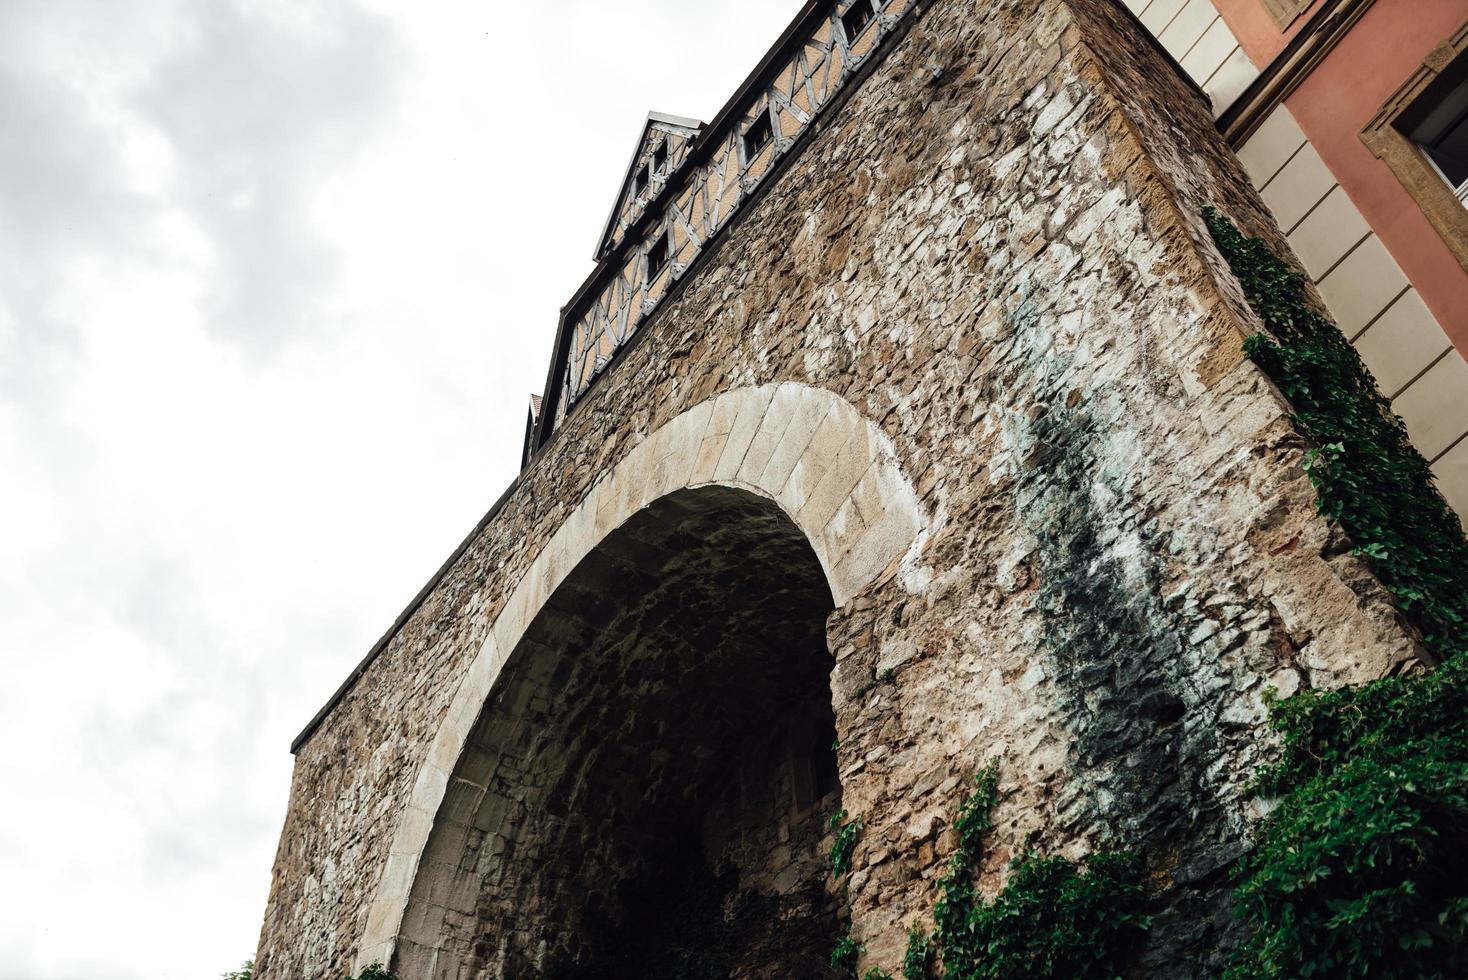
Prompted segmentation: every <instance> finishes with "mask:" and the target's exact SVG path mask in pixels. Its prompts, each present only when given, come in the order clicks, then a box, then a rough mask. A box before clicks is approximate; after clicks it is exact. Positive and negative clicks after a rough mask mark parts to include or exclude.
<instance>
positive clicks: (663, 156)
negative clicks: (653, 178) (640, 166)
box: [652, 142, 668, 174]
mask: <svg viewBox="0 0 1468 980" xmlns="http://www.w3.org/2000/svg"><path fill="white" fill-rule="evenodd" d="M667 166H668V144H667V143H666V142H663V143H659V144H658V148H657V149H656V150H653V151H652V172H653V173H655V174H660V173H662V172H663V170H664V169H665V168H666V167H667Z"/></svg>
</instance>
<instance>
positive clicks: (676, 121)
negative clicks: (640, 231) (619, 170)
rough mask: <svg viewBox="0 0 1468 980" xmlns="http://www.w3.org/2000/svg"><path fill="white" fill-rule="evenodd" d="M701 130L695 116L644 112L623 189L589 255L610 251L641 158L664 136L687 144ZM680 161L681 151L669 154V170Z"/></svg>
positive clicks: (630, 196)
mask: <svg viewBox="0 0 1468 980" xmlns="http://www.w3.org/2000/svg"><path fill="white" fill-rule="evenodd" d="M702 132H703V123H701V122H699V121H698V120H697V119H688V118H685V117H683V116H673V115H669V114H668V113H665V112H649V113H648V114H647V121H646V122H645V123H643V125H642V132H641V133H640V134H639V135H638V137H637V148H636V149H635V150H633V152H632V161H631V162H630V163H629V164H627V173H626V175H625V176H624V177H623V178H622V188H621V190H620V191H618V193H617V199H616V200H615V201H614V202H612V213H611V214H610V215H608V216H607V223H606V227H605V228H604V229H603V230H602V233H601V238H600V239H598V240H597V243H596V252H595V253H594V254H593V255H592V256H591V257H592V258H593V259H595V260H600V259H601V257H602V256H604V255H606V254H607V252H608V251H610V250H611V248H612V245H613V244H614V242H615V240H616V236H617V231H618V229H617V224H618V220H617V219H618V218H619V217H621V215H622V213H623V211H624V209H625V207H626V205H627V203H628V202H629V201H631V200H632V199H633V198H634V197H635V196H636V191H635V189H634V184H633V182H634V181H635V180H636V178H637V171H638V170H640V169H641V168H642V165H643V163H644V161H645V160H646V159H647V158H648V156H649V155H650V154H651V153H652V150H653V147H654V146H655V145H657V144H658V143H660V142H662V141H663V140H664V139H666V140H668V141H669V142H670V143H676V144H677V145H680V146H683V147H686V146H688V145H690V144H692V143H693V141H694V140H695V139H697V138H698V135H699V134H700V133H702ZM670 149H671V147H670ZM680 161H681V154H680V155H679V156H678V158H676V159H675V158H673V155H672V154H671V153H670V164H671V166H670V170H674V169H677V166H678V163H679V162H680Z"/></svg>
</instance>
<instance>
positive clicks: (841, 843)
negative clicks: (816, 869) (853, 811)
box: [826, 810, 861, 878]
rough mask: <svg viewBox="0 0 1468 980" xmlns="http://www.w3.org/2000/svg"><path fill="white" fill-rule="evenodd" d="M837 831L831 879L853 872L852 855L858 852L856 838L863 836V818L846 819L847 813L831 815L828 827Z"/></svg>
mask: <svg viewBox="0 0 1468 980" xmlns="http://www.w3.org/2000/svg"><path fill="white" fill-rule="evenodd" d="M826 826H827V827H829V828H830V829H831V830H834V831H836V840H835V842H834V843H833V844H832V845H831V877H833V878H840V877H841V876H842V875H844V874H846V873H847V872H848V871H850V870H851V855H852V854H853V853H854V852H855V851H856V838H857V836H858V835H860V834H861V817H857V818H856V819H854V820H849V821H848V820H847V819H846V811H845V810H839V811H837V812H836V813H833V814H831V820H830V822H829V823H827V825H826Z"/></svg>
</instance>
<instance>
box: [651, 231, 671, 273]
mask: <svg viewBox="0 0 1468 980" xmlns="http://www.w3.org/2000/svg"><path fill="white" fill-rule="evenodd" d="M667 267H668V235H667V233H666V232H664V233H663V234H661V235H659V236H658V237H657V238H654V239H653V240H652V242H651V243H650V244H649V245H648V246H647V281H648V282H652V281H653V280H654V279H656V278H657V277H658V273H659V272H662V271H663V270H664V269H666V268H667Z"/></svg>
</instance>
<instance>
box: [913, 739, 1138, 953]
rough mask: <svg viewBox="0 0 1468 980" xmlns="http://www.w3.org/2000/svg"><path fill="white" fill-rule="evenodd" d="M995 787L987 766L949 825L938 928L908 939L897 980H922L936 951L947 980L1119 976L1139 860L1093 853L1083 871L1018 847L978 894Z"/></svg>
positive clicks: (1128, 947) (1129, 936)
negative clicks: (997, 878) (953, 841)
mask: <svg viewBox="0 0 1468 980" xmlns="http://www.w3.org/2000/svg"><path fill="white" fill-rule="evenodd" d="M998 784H999V779H998V770H997V768H996V767H995V766H993V765H990V766H989V767H987V768H986V769H984V770H983V771H982V772H980V773H979V774H978V776H977V777H976V779H975V789H974V792H973V793H972V794H971V795H970V796H969V797H968V799H967V800H965V801H964V804H963V807H962V809H961V811H960V813H959V815H958V819H957V820H956V821H955V824H954V827H955V829H956V831H957V833H958V851H957V853H956V854H955V855H954V858H953V863H952V865H951V866H950V868H949V871H948V874H947V875H946V876H945V877H944V878H943V880H942V882H941V883H940V886H939V887H940V891H941V894H940V897H939V899H938V906H937V909H936V911H935V913H934V920H935V922H936V926H937V928H936V930H935V933H934V936H933V937H932V939H931V940H930V939H929V937H927V936H926V934H924V933H922V932H921V931H918V930H914V931H913V933H911V934H910V935H909V937H908V949H907V956H906V958H905V959H904V960H903V974H904V976H905V977H906V978H907V980H927V978H929V977H932V976H933V972H934V965H935V964H934V961H935V959H936V958H937V957H938V956H941V958H942V962H943V968H944V975H945V976H946V977H948V978H950V980H1019V978H1031V980H1035V978H1061V977H1065V978H1072V977H1097V978H1101V977H1114V976H1117V975H1118V973H1119V971H1120V969H1121V965H1122V964H1123V963H1124V962H1125V961H1126V959H1127V958H1128V956H1129V955H1130V953H1131V951H1132V950H1133V948H1134V947H1135V946H1136V944H1137V941H1138V940H1139V939H1140V938H1141V935H1142V933H1143V931H1144V930H1145V929H1146V928H1147V924H1148V923H1147V917H1146V916H1145V915H1144V914H1143V913H1142V906H1143V903H1144V902H1145V900H1146V888H1145V886H1144V885H1143V884H1142V881H1143V874H1144V869H1143V867H1142V864H1141V861H1140V860H1139V859H1138V858H1137V857H1135V856H1134V855H1130V854H1096V855H1093V856H1092V857H1091V858H1090V860H1089V861H1087V862H1086V866H1085V868H1081V867H1080V866H1078V865H1077V864H1076V863H1075V862H1072V861H1069V860H1067V859H1066V858H1063V857H1059V856H1052V857H1042V856H1040V855H1038V854H1036V853H1034V852H1033V851H1031V850H1029V849H1026V850H1025V851H1024V852H1023V853H1021V854H1020V855H1019V856H1018V857H1016V858H1015V859H1014V860H1013V861H1012V862H1011V863H1010V866H1009V880H1008V882H1006V884H1005V886H1004V888H1003V890H1002V891H1000V893H999V894H998V895H997V896H995V898H994V899H993V900H992V901H990V900H986V899H985V898H984V897H983V895H982V894H980V893H979V890H978V887H977V881H976V879H975V869H976V867H977V865H978V863H979V861H980V860H981V859H982V858H983V853H984V839H985V837H986V836H987V835H988V833H989V831H990V830H992V829H993V826H994V823H993V818H992V811H993V808H994V805H995V803H996V802H997V799H998Z"/></svg>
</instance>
